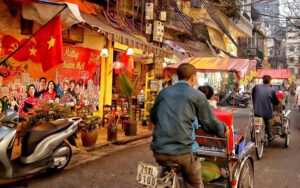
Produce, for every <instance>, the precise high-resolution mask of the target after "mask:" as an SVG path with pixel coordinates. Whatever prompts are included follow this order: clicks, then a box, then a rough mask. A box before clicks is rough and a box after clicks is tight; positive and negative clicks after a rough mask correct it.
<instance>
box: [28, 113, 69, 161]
mask: <svg viewBox="0 0 300 188" xmlns="http://www.w3.org/2000/svg"><path fill="white" fill-rule="evenodd" d="M70 125H71V123H70V122H69V121H67V120H65V119H60V120H55V121H51V122H46V123H44V124H42V125H39V126H36V127H34V128H32V129H30V130H29V131H26V132H24V134H23V139H22V157H28V156H30V155H31V154H32V153H33V152H34V149H35V147H36V146H37V145H38V143H40V142H41V141H42V140H43V139H45V138H46V137H47V136H50V135H52V134H54V133H57V132H59V131H61V130H64V129H66V128H68V127H69V126H70Z"/></svg>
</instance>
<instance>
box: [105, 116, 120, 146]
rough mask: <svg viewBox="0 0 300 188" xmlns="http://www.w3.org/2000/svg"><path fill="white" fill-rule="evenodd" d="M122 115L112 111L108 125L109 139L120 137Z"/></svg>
mask: <svg viewBox="0 0 300 188" xmlns="http://www.w3.org/2000/svg"><path fill="white" fill-rule="evenodd" d="M119 119H120V116H119V115H118V116H117V115H116V112H115V111H112V112H111V113H110V114H109V117H108V127H107V141H116V140H117V137H118V127H117V125H118V122H119Z"/></svg>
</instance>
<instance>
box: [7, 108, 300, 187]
mask: <svg viewBox="0 0 300 188" xmlns="http://www.w3.org/2000/svg"><path fill="white" fill-rule="evenodd" d="M248 114H249V111H247V110H239V111H238V113H236V114H235V124H236V125H237V126H236V127H238V129H244V127H245V125H246V123H247V121H248V116H249V115H248ZM291 120H292V124H291V129H292V130H291V132H292V137H291V144H290V147H289V148H288V149H284V148H283V140H281V139H278V140H274V142H273V143H271V145H270V146H269V148H267V149H266V150H265V153H264V156H263V158H262V159H261V160H260V161H255V187H256V188H298V187H300V144H299V143H300V124H299V123H298V122H300V112H297V111H294V112H293V115H292V118H291ZM138 161H144V162H148V163H154V160H153V158H152V154H151V152H150V150H149V144H148V143H146V144H142V145H138V146H136V147H132V148H130V149H126V150H123V151H119V152H115V153H112V154H110V155H107V156H104V157H103V158H101V159H99V160H96V161H93V162H90V163H88V164H85V165H81V166H78V167H75V168H72V169H70V170H65V171H63V172H61V173H59V174H55V175H51V176H50V175H48V174H45V175H40V176H38V177H35V178H33V179H31V180H30V181H29V187H30V188H52V187H57V188H69V187H70V188H73V187H74V188H77V187H78V188H79V187H80V188H85V187H86V188H133V187H140V186H138V185H137V184H136V183H135V176H136V167H137V163H138ZM5 187H7V188H10V187H11V188H16V187H21V184H20V183H15V184H12V185H9V186H5Z"/></svg>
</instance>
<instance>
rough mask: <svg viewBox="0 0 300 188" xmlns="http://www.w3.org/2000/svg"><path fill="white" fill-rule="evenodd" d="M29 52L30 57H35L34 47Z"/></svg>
mask: <svg viewBox="0 0 300 188" xmlns="http://www.w3.org/2000/svg"><path fill="white" fill-rule="evenodd" d="M29 51H30V55H32V56H35V53H36V49H35V48H34V47H32V48H30V49H29Z"/></svg>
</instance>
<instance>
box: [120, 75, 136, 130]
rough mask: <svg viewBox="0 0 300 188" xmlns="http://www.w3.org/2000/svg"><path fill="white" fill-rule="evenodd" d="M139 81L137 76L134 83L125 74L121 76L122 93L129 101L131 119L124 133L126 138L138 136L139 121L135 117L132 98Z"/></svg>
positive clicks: (125, 126) (127, 122)
mask: <svg viewBox="0 0 300 188" xmlns="http://www.w3.org/2000/svg"><path fill="white" fill-rule="evenodd" d="M138 81H139V76H137V78H136V79H135V81H134V83H132V82H131V81H130V79H129V78H128V77H127V76H125V75H124V74H120V76H119V83H120V90H121V93H122V95H123V96H124V97H126V98H127V99H128V112H129V119H128V121H126V123H125V125H124V132H125V135H126V136H135V135H136V134H137V121H136V120H135V119H134V116H133V109H132V97H133V95H134V92H135V90H136V88H137V84H138Z"/></svg>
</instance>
